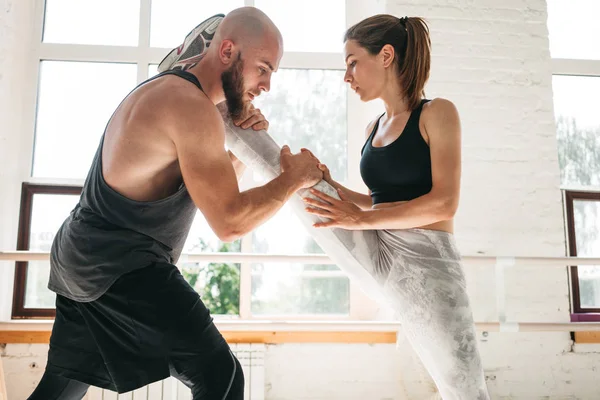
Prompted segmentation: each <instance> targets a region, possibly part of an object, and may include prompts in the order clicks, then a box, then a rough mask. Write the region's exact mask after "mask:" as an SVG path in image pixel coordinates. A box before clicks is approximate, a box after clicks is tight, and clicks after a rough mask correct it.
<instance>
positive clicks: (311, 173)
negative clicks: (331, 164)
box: [280, 145, 323, 189]
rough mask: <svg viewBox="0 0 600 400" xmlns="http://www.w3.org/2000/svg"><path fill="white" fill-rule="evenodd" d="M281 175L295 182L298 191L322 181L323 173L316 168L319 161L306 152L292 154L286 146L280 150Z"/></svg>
mask: <svg viewBox="0 0 600 400" xmlns="http://www.w3.org/2000/svg"><path fill="white" fill-rule="evenodd" d="M280 157H281V158H280V164H281V173H282V175H287V176H288V177H289V179H291V180H292V182H297V184H298V189H304V188H309V187H312V186H314V185H316V184H317V183H318V182H319V181H320V180H321V179H323V171H321V170H320V169H319V167H318V165H319V160H317V158H316V157H315V156H313V155H312V153H311V152H310V151H308V150H302V151H301V152H300V153H298V154H292V152H291V151H290V148H289V147H288V146H287V145H286V146H283V147H282V148H281V156H280Z"/></svg>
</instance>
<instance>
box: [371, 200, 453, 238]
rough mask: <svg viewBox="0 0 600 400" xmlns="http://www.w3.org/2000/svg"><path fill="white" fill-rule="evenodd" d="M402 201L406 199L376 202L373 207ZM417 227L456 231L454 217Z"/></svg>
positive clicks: (385, 206) (388, 205) (378, 207)
mask: <svg viewBox="0 0 600 400" xmlns="http://www.w3.org/2000/svg"><path fill="white" fill-rule="evenodd" d="M402 203H406V201H395V202H391V203H377V204H374V205H373V207H372V208H373V209H381V208H388V207H394V206H397V205H398V204H402ZM417 228H419V229H429V230H432V231H442V232H448V233H454V219H449V220H446V221H439V222H435V223H433V224H429V225H424V226H419V227H417Z"/></svg>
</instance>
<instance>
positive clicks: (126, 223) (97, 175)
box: [48, 71, 202, 302]
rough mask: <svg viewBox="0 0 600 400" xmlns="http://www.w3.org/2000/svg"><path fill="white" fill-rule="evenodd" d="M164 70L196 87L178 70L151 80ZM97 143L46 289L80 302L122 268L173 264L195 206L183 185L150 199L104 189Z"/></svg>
mask: <svg viewBox="0 0 600 400" xmlns="http://www.w3.org/2000/svg"><path fill="white" fill-rule="evenodd" d="M167 74H173V75H177V76H180V77H181V78H183V79H186V80H188V81H190V82H191V83H193V84H194V85H196V86H197V87H198V89H200V90H202V86H200V82H198V80H197V79H196V77H195V76H194V75H192V74H190V73H188V72H184V71H166V72H163V73H161V74H159V75H157V76H156V77H154V78H152V79H156V78H158V77H160V76H164V75H167ZM152 79H149V80H147V81H145V82H143V83H141V84H140V85H138V87H139V86H141V85H143V84H145V83H147V82H149V81H150V80H152ZM134 90H135V89H134ZM113 115H114V114H113ZM105 133H106V130H105ZM103 143H104V135H102V139H101V140H100V145H99V146H98V150H97V151H96V155H95V157H94V160H93V162H92V166H91V168H90V171H89V173H88V176H87V178H86V180H85V184H84V186H83V191H82V193H81V197H80V199H79V202H78V204H77V205H76V206H75V208H74V209H73V211H71V213H70V215H69V216H68V217H67V219H66V220H65V221H64V223H63V224H62V226H61V227H60V229H59V231H58V233H57V234H56V237H55V238H54V241H53V243H52V249H51V252H50V281H49V283H48V288H49V289H50V290H52V291H54V292H56V293H57V294H59V295H62V296H65V297H67V298H69V299H72V300H75V301H81V302H87V301H93V300H96V299H97V298H98V297H100V296H101V295H102V294H104V292H106V290H108V288H109V287H110V286H111V285H112V284H113V283H114V282H115V281H116V280H117V279H118V278H119V277H120V276H121V275H123V274H125V273H127V272H131V271H133V270H135V269H139V268H143V267H146V266H148V265H150V264H152V263H154V262H166V263H171V264H175V263H176V262H177V260H178V259H179V256H180V254H181V251H182V249H183V245H184V244H185V240H186V238H187V235H188V233H189V230H190V227H191V225H192V222H193V220H194V217H195V215H196V211H197V208H196V206H195V204H194V202H193V201H192V199H191V197H190V195H189V193H188V191H187V189H186V187H185V185H183V184H182V185H181V187H180V188H179V190H178V191H177V192H176V193H174V194H172V195H171V196H169V197H166V198H164V199H161V200H157V201H151V202H139V201H134V200H131V199H128V198H126V197H125V196H123V195H121V194H119V193H117V192H116V191H115V190H113V189H112V188H110V187H109V186H108V185H107V183H106V182H105V181H104V177H103V175H102V145H103Z"/></svg>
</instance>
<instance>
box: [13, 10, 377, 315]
mask: <svg viewBox="0 0 600 400" xmlns="http://www.w3.org/2000/svg"><path fill="white" fill-rule="evenodd" d="M243 3H244V5H245V6H253V5H254V0H244V1H243ZM45 5H46V1H45V0H35V3H34V8H35V10H34V13H35V20H34V26H33V30H34V32H33V35H32V43H31V48H32V50H33V51H32V52H31V54H32V62H31V64H30V70H29V71H28V74H27V76H28V79H27V80H26V81H23V86H24V90H25V92H26V103H27V105H28V107H26V110H25V113H24V116H25V118H24V121H26V122H24V125H23V130H24V131H25V132H26V134H25V135H23V142H22V146H23V147H22V148H25V149H28V153H26V154H25V156H27V157H29V160H31V162H30V168H29V173H28V178H27V179H26V180H24V181H23V182H22V194H21V196H22V203H21V212H20V215H19V233H18V240H17V242H18V244H17V247H18V249H19V250H27V248H28V246H29V243H28V242H29V232H30V224H31V203H32V200H33V195H34V194H37V193H40V194H41V193H51V194H74V193H75V192H76V191H77V193H75V194H78V193H80V192H81V190H82V187H83V183H84V182H83V180H82V179H48V178H38V177H33V176H32V174H33V159H34V152H35V134H36V133H35V131H36V126H35V120H36V114H37V98H38V90H39V79H40V66H41V63H42V61H68V62H69V61H70V62H106V63H132V64H136V65H137V83H138V84H139V83H140V82H143V81H145V80H146V79H147V78H148V77H149V66H150V65H153V64H158V63H159V62H160V61H161V60H162V59H163V57H164V56H165V55H166V54H167V53H168V52H169V51H170V50H171V49H168V48H154V47H150V25H151V0H140V17H139V34H138V45H137V46H105V45H82V44H62V43H45V42H43V25H44V18H45ZM384 11H385V5H384V4H368V5H367V4H363V3H362V2H361V0H345V12H346V15H345V17H346V18H345V21H346V26H347V27H348V26H350V25H351V24H353V23H355V22H357V21H359V20H360V19H362V18H364V17H366V16H369V15H373V14H375V13H379V12H384ZM182 39H183V38H182ZM341 48H342V43H341V38H340V52H339V53H322V52H317V53H309V52H285V53H284V55H283V58H282V60H281V63H280V68H284V69H285V68H291V69H326V70H344V69H345V65H344V60H343V56H342V54H341ZM346 102H347V180H346V183H347V185H348V187H350V188H352V189H353V190H359V191H363V192H365V193H366V187H365V185H364V183H363V182H362V179H361V177H360V172H359V159H360V149H361V147H362V145H363V142H364V129H365V127H366V126H367V125H368V123H369V122H370V121H371V120H372V119H373V118H374V117H375V116H376V115H377V114H378V112H379V108H378V105H377V104H373V103H370V104H365V103H362V102H361V101H360V99H359V98H358V97H357V96H353V95H352V94H351V93H350V91H349V92H348V95H347V100H346ZM48 191H50V192H48ZM251 251H252V244H251V234H249V235H247V236H246V237H244V238H243V239H242V253H249V252H251ZM269 259H270V257H269V255H265V256H264V259H261V262H269ZM311 273H312V272H311ZM326 273H327V274H331V272H330V271H327V272H326ZM339 275H340V276H346V274H344V273H343V272H342V271H339ZM26 277H27V263H26V262H16V264H15V279H14V287H13V301H12V304H13V307H12V318H13V319H15V318H19V319H20V318H53V317H54V315H55V310H54V309H33V308H25V307H24V301H25V284H26ZM251 279H252V271H251V265H250V264H249V263H241V266H240V304H239V309H240V314H239V318H240V319H260V320H263V319H269V320H368V319H372V316H373V313H374V312H373V310H376V309H377V306H375V303H374V302H373V301H372V300H370V299H369V298H368V297H367V296H366V295H365V294H364V293H363V292H362V291H361V290H360V289H359V288H358V286H357V285H356V284H354V283H353V282H352V281H350V283H349V284H350V288H349V296H350V298H349V313H348V314H347V315H322V314H319V315H310V314H286V315H267V314H261V315H252V312H251V284H252V281H251ZM217 317H219V316H217ZM223 318H232V316H223ZM234 318H235V317H234Z"/></svg>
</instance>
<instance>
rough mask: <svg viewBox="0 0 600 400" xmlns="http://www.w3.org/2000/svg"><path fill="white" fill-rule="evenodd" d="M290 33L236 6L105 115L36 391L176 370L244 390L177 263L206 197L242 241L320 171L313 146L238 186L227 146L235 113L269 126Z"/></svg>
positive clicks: (212, 212)
mask: <svg viewBox="0 0 600 400" xmlns="http://www.w3.org/2000/svg"><path fill="white" fill-rule="evenodd" d="M281 55H282V38H281V34H280V33H279V31H278V30H277V28H276V27H275V25H274V24H273V23H272V22H271V21H270V20H269V18H268V17H267V16H266V15H264V14H263V13H262V12H260V11H258V10H257V9H254V8H241V9H237V10H235V11H232V12H231V13H230V14H229V15H228V16H227V17H225V19H224V20H223V21H222V22H221V24H220V26H219V29H218V30H217V32H216V34H215V37H214V39H213V41H212V44H211V46H210V48H209V50H208V52H207V53H206V55H205V56H204V57H203V58H202V60H201V61H199V62H198V63H197V64H195V65H193V67H191V68H189V69H188V70H187V71H168V72H164V73H161V74H159V75H158V76H157V77H155V78H153V79H150V80H148V81H146V82H144V83H142V84H140V85H139V86H138V87H137V88H135V89H134V90H133V91H132V92H131V93H130V94H129V95H128V96H127V97H126V98H125V99H124V100H123V101H122V103H121V104H120V105H119V107H118V108H117V109H116V111H115V112H114V114H113V116H112V117H111V119H110V120H109V121H108V124H107V126H106V129H105V131H104V135H103V136H102V139H101V141H100V144H99V146H98V151H97V153H96V156H95V158H94V160H93V162H92V166H91V169H90V171H89V174H88V176H87V179H86V182H85V185H84V188H83V192H82V195H81V198H80V201H79V203H78V204H77V206H76V207H75V209H74V210H73V211H72V212H71V214H70V215H69V217H68V218H67V219H66V220H65V222H64V224H63V225H62V227H61V228H60V230H59V231H58V233H57V235H56V238H55V240H54V243H53V246H52V251H51V273H50V282H49V285H48V287H49V288H50V289H51V290H53V291H55V292H56V293H57V299H56V320H55V322H54V326H53V330H52V336H51V339H50V350H49V353H48V363H47V366H46V370H45V373H44V376H43V377H42V380H41V381H40V383H39V385H38V387H37V388H36V389H35V391H34V393H33V394H32V395H31V397H30V399H35V400H41V399H43V400H53V399H62V400H72V399H78V400H79V399H81V398H82V397H83V396H84V395H85V393H86V391H87V389H88V387H89V385H94V386H98V387H101V388H107V389H110V390H113V391H117V392H119V393H124V392H128V391H131V390H134V389H137V388H139V387H142V386H145V385H147V384H149V383H152V382H155V381H158V380H161V379H164V378H167V377H168V376H174V377H176V378H177V379H179V380H180V381H182V382H183V383H184V384H185V385H187V386H188V387H189V388H190V389H191V391H192V396H193V399H194V400H200V399H203V400H205V399H206V400H208V399H219V400H221V399H242V398H243V392H244V377H243V373H242V369H241V366H240V363H239V362H238V360H237V359H236V358H235V356H234V355H233V354H232V352H231V351H230V349H229V347H228V345H227V343H226V342H225V340H224V339H223V337H222V336H221V334H220V333H219V331H218V330H217V329H216V327H215V325H214V324H213V322H212V318H211V316H210V313H209V311H208V310H207V309H206V307H205V306H204V304H203V303H202V300H201V299H200V297H199V296H198V294H197V293H196V292H195V291H194V290H193V289H192V288H191V287H190V285H189V284H188V283H187V282H186V281H185V280H184V279H183V277H182V276H181V274H180V273H179V271H178V269H177V268H176V267H175V265H174V264H175V263H176V262H177V259H178V258H179V255H180V253H181V250H182V247H183V245H184V242H185V239H186V237H187V235H188V232H189V229H190V226H191V224H192V221H193V219H194V216H195V215H196V211H197V210H198V209H199V210H200V211H201V212H202V214H203V215H204V217H205V218H206V220H207V221H208V223H209V225H210V227H211V228H212V229H213V231H214V232H215V233H216V235H217V236H218V237H219V238H220V239H221V240H224V241H233V240H235V239H237V238H239V237H241V236H243V235H245V234H247V233H248V232H250V231H251V230H252V229H254V228H255V227H257V226H258V225H260V224H261V223H263V222H265V221H266V220H267V219H268V218H270V217H271V216H272V215H274V214H275V213H276V212H277V210H279V209H280V208H281V206H283V204H284V203H285V202H286V201H287V200H288V199H289V198H290V197H291V195H292V194H293V193H294V192H296V191H297V190H299V189H301V188H306V187H310V186H312V185H314V184H316V183H317V182H318V181H319V180H320V179H321V178H322V172H321V171H320V170H319V169H318V167H317V164H318V161H317V160H316V159H315V158H314V157H313V156H312V155H311V154H310V153H308V152H301V153H299V154H291V153H290V150H289V148H284V149H283V150H282V153H281V166H282V172H281V175H280V176H279V177H278V178H276V179H274V180H273V181H271V182H269V183H267V184H266V185H264V186H262V187H258V188H254V189H252V190H248V191H244V192H240V189H239V187H238V181H237V179H236V173H237V178H239V177H240V175H241V173H242V172H243V168H244V167H243V165H241V164H240V163H239V161H237V160H236V159H235V157H233V156H232V155H231V154H228V153H227V152H226V151H225V147H224V146H225V142H224V140H225V139H224V137H225V132H224V125H223V121H222V118H221V116H220V114H219V112H218V111H217V109H216V107H215V105H216V104H218V103H220V102H222V101H226V102H227V105H228V108H229V112H230V113H231V116H232V118H233V119H234V121H237V123H238V124H240V125H242V126H243V127H253V128H254V129H263V128H266V127H267V125H268V122H267V121H266V120H265V118H264V116H263V115H262V114H261V113H260V112H259V111H258V110H255V109H253V108H252V106H251V105H250V101H252V99H254V98H255V97H256V96H258V95H260V94H261V92H263V91H265V92H266V91H268V90H269V87H270V81H271V74H273V73H274V72H275V71H277V67H278V65H279V61H280V59H281Z"/></svg>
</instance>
